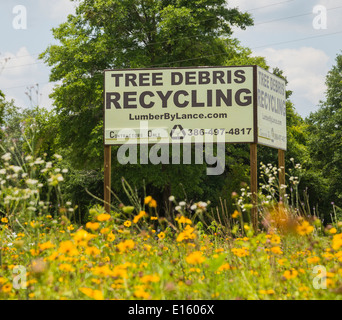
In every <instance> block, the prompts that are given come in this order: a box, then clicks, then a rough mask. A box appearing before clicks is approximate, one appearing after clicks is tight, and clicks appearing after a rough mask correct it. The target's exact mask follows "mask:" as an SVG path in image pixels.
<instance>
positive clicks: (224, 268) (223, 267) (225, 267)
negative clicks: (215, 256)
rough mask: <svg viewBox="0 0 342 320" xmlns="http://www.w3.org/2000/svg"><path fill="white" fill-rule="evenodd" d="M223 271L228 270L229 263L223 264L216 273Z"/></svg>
mask: <svg viewBox="0 0 342 320" xmlns="http://www.w3.org/2000/svg"><path fill="white" fill-rule="evenodd" d="M225 270H230V265H229V263H225V264H223V265H222V266H220V267H219V268H218V269H217V271H225Z"/></svg>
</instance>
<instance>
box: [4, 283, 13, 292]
mask: <svg viewBox="0 0 342 320" xmlns="http://www.w3.org/2000/svg"><path fill="white" fill-rule="evenodd" d="M11 290H12V285H11V284H10V283H6V284H5V285H3V286H2V288H1V291H2V292H4V293H9V292H11Z"/></svg>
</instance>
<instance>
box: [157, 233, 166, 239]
mask: <svg viewBox="0 0 342 320" xmlns="http://www.w3.org/2000/svg"><path fill="white" fill-rule="evenodd" d="M158 238H159V239H160V240H163V239H164V238H165V233H164V232H159V233H158Z"/></svg>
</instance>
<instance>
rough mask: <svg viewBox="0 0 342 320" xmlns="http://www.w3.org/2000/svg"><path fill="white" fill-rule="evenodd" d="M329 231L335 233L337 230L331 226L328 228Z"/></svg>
mask: <svg viewBox="0 0 342 320" xmlns="http://www.w3.org/2000/svg"><path fill="white" fill-rule="evenodd" d="M329 232H330V233H331V234H335V233H336V232H337V230H336V228H331V229H330V230H329Z"/></svg>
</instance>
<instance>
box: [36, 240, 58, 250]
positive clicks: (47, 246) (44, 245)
mask: <svg viewBox="0 0 342 320" xmlns="http://www.w3.org/2000/svg"><path fill="white" fill-rule="evenodd" d="M38 246H39V249H40V250H42V251H44V250H46V249H51V248H53V247H54V246H55V245H54V244H52V242H51V241H47V242H45V243H42V244H39V245H38Z"/></svg>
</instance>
